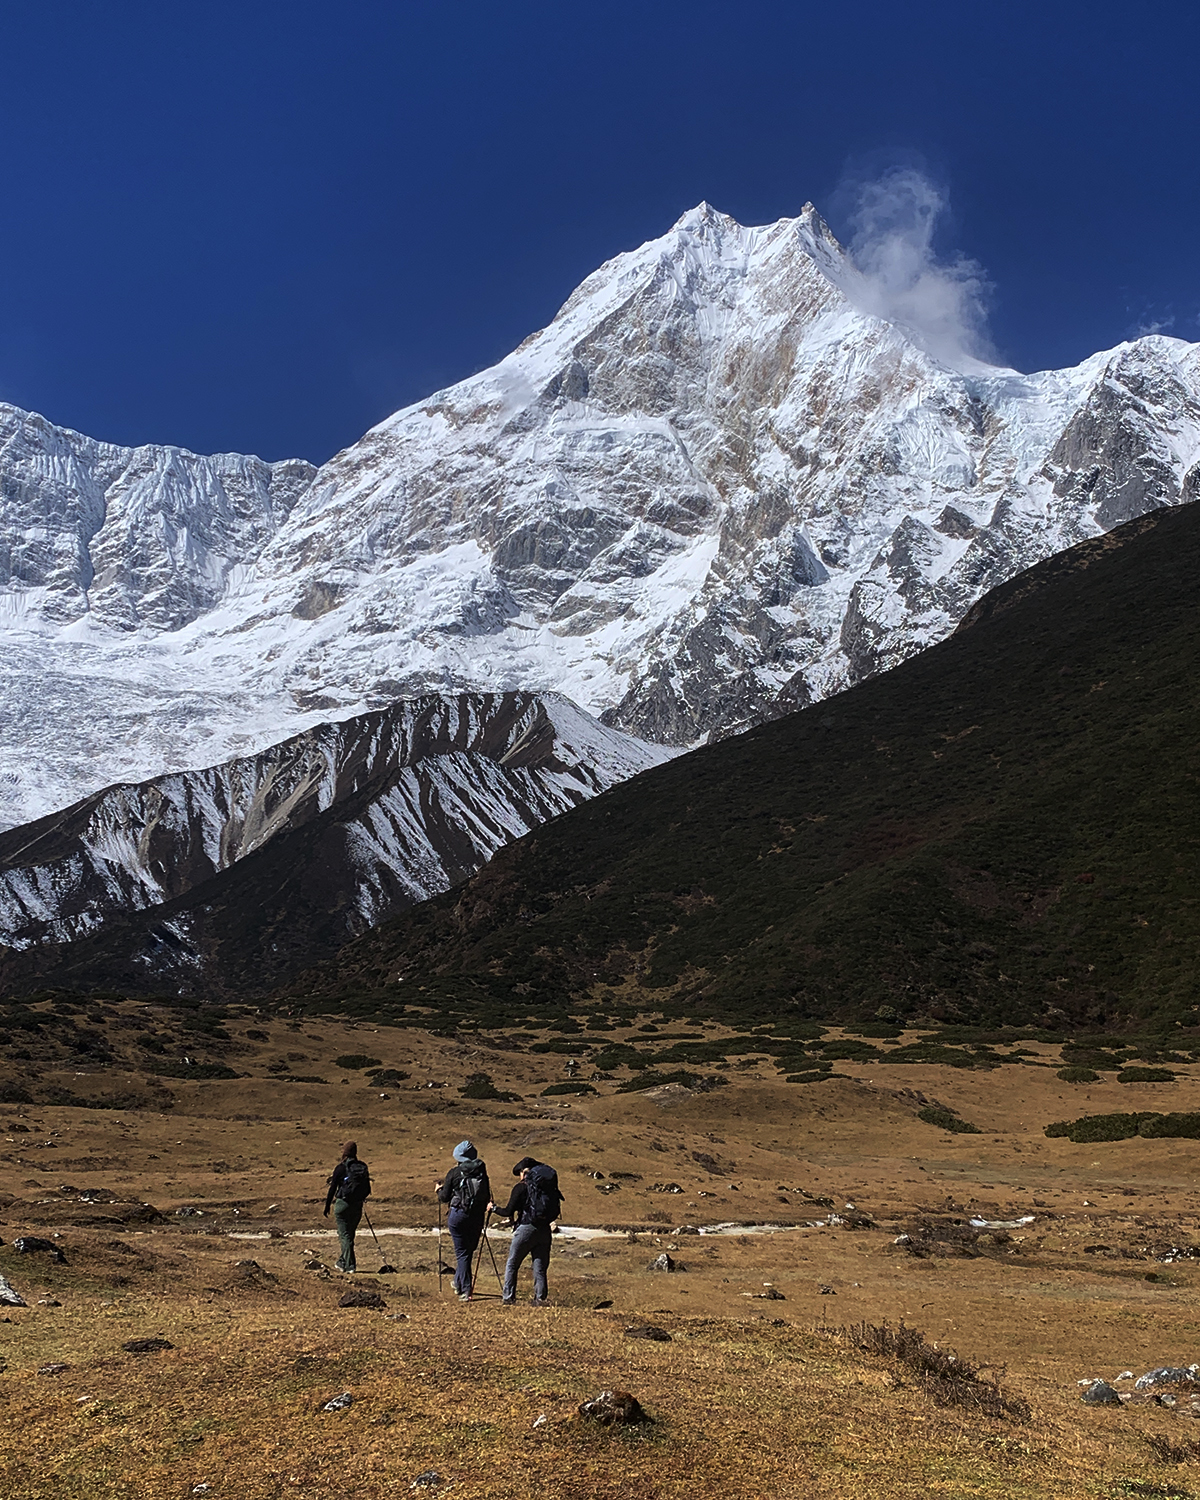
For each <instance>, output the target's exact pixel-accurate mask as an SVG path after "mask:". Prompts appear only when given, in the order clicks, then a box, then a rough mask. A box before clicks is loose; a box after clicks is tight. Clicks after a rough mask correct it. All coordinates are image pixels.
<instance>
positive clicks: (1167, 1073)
mask: <svg viewBox="0 0 1200 1500" xmlns="http://www.w3.org/2000/svg"><path fill="white" fill-rule="evenodd" d="M1117 1082H1118V1083H1174V1082H1175V1074H1174V1073H1172V1072H1171V1070H1170V1068H1122V1069H1121V1071H1120V1072H1119V1073H1118V1074H1117Z"/></svg>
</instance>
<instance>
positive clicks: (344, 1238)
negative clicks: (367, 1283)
mask: <svg viewBox="0 0 1200 1500" xmlns="http://www.w3.org/2000/svg"><path fill="white" fill-rule="evenodd" d="M361 1218H362V1204H361V1203H347V1202H346V1200H345V1199H344V1198H335V1199H334V1200H333V1222H334V1223H335V1224H336V1225H337V1237H338V1244H339V1245H340V1246H341V1251H342V1253H341V1254H340V1255H339V1256H338V1258H337V1260H336V1262H335V1264H336V1266H337V1268H338V1270H339V1271H355V1270H357V1269H358V1267H357V1264H356V1262H355V1259H354V1231H355V1230H356V1229H357V1228H358V1222H359V1220H360V1219H361Z"/></svg>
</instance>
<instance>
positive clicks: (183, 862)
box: [0, 693, 670, 984]
mask: <svg viewBox="0 0 1200 1500" xmlns="http://www.w3.org/2000/svg"><path fill="white" fill-rule="evenodd" d="M669 756H670V752H669V751H666V750H664V749H662V748H659V747H656V746H648V745H643V744H641V743H640V742H639V741H636V740H633V739H631V738H630V737H629V736H627V735H624V734H620V733H618V732H617V731H614V730H611V729H606V728H605V727H604V726H603V725H601V724H598V723H597V722H596V721H595V720H593V719H590V718H589V717H588V715H586V714H584V713H582V712H580V711H579V710H578V709H577V708H575V706H574V705H573V704H570V703H568V702H566V701H565V700H563V699H558V698H554V697H548V698H547V697H536V696H533V695H531V694H526V693H503V694H499V693H497V694H462V695H459V696H457V697H445V698H443V697H437V696H431V697H426V698H422V699H417V700H414V701H411V702H405V703H402V704H399V705H397V706H395V707H394V708H391V709H385V710H382V711H381V712H378V713H373V714H367V715H364V716H362V717H359V718H355V719H351V720H347V721H346V722H344V723H340V724H324V725H321V726H320V727H319V728H317V729H313V730H310V731H307V732H306V733H304V734H301V735H299V736H297V737H296V738H294V739H292V740H289V741H287V742H285V743H284V744H281V745H277V746H274V747H273V748H272V749H270V750H268V751H266V752H264V753H263V754H261V755H257V756H249V757H245V758H243V759H241V760H236V761H232V762H229V763H227V764H224V765H220V766H215V767H212V768H211V769H209V770H205V771H195V772H185V773H180V774H176V775H172V776H165V777H160V778H157V779H155V780H153V781H148V782H143V783H140V784H137V785H125V786H115V787H110V788H108V789H107V790H105V791H103V792H101V793H98V794H97V795H95V796H93V797H90V798H87V799H86V800H85V801H83V802H80V803H78V804H76V805H75V806H74V807H71V808H68V809H67V810H66V811H65V812H63V813H57V814H53V815H51V816H49V817H47V818H43V819H41V820H39V821H38V822H35V823H32V824H27V825H25V826H24V827H21V828H18V829H12V830H10V831H9V832H8V833H6V834H2V835H0V947H3V946H7V947H8V948H10V949H13V950H34V949H37V950H39V951H38V952H32V951H31V952H30V954H29V957H28V959H27V960H26V962H25V964H24V969H28V970H29V972H41V971H43V970H44V969H45V967H46V965H49V967H50V968H52V969H54V971H55V972H56V973H58V974H62V973H63V972H64V966H65V965H66V964H68V963H70V964H76V965H82V964H85V963H87V962H91V963H95V962H96V958H95V955H96V954H97V953H100V952H107V951H108V950H107V949H106V947H105V937H106V933H105V931H104V930H105V929H113V930H114V931H115V932H116V933H117V937H116V940H115V943H114V945H113V947H114V950H115V951H117V952H118V953H119V955H120V963H121V964H122V965H124V967H125V969H126V971H127V972H126V973H125V975H124V977H123V979H121V980H119V981H117V980H115V979H114V982H123V983H130V982H133V981H136V979H137V977H138V976H140V977H141V979H142V981H144V982H149V983H151V984H153V983H154V982H156V980H161V979H162V978H163V977H170V976H171V975H173V974H176V973H177V972H182V973H185V974H186V975H187V977H188V978H189V979H190V980H196V979H199V978H201V977H203V976H205V975H207V974H208V972H209V970H210V969H211V968H212V967H213V964H212V962H211V960H212V958H213V954H212V949H213V946H214V944H217V945H219V934H222V933H224V932H225V931H226V928H228V927H229V925H230V924H231V923H234V924H236V926H237V929H238V932H239V934H241V938H240V941H241V942H242V946H243V947H246V948H247V949H248V950H249V949H252V948H254V947H255V945H256V944H261V943H264V942H265V938H264V937H262V933H264V932H266V931H271V932H273V931H274V928H275V926H276V925H279V926H282V927H283V928H285V929H286V930H287V932H288V938H287V941H286V945H285V946H286V950H287V952H288V953H289V954H291V953H294V952H303V953H305V954H309V953H317V952H321V951H326V950H332V949H333V948H335V947H336V946H337V945H338V944H339V943H340V942H342V941H344V940H345V939H346V938H347V937H350V936H353V935H354V934H356V933H358V932H361V931H363V930H364V929H365V928H366V927H368V926H370V925H372V924H373V923H375V922H378V921H380V920H382V919H383V918H385V917H387V916H390V915H392V914H394V913H395V912H398V911H402V910H404V909H405V908H406V907H408V906H411V905H413V904H415V903H416V902H418V901H424V900H427V899H428V898H429V897H430V896H432V895H435V894H438V893H439V892H441V891H444V890H447V889H448V888H449V887H450V886H451V885H453V884H456V883H457V882H458V881H460V880H463V879H465V878H466V877H467V876H468V875H470V874H473V873H474V872H475V871H476V870H477V869H479V868H480V867H481V866H482V865H483V864H484V863H485V862H486V861H487V860H488V859H490V858H491V856H492V855H493V854H494V853H495V852H496V851H497V850H498V849H499V848H501V847H502V846H503V845H504V844H506V843H509V842H510V841H511V840H512V839H514V838H519V837H520V836H521V835H522V834H524V833H527V832H528V831H529V830H530V829H531V828H533V827H536V826H537V825H538V824H540V823H544V822H545V821H546V820H547V819H549V818H553V817H556V816H557V815H558V814H559V813H562V812H565V811H566V810H567V809H569V808H571V807H574V806H576V805H577V804H579V803H580V802H582V801H584V800H585V799H586V798H588V797H591V796H594V795H595V794H596V793H598V792H601V791H604V790H605V789H606V788H608V787H610V786H612V785H614V784H615V783H616V782H618V781H622V780H624V779H625V778H627V777H628V776H631V775H633V774H635V773H636V772H638V771H641V770H645V769H646V768H647V767H649V766H651V765H656V764H659V763H661V762H662V761H664V760H666V759H668V758H669ZM243 865H246V866H247V869H246V870H245V871H243V870H242V869H241V867H242V866H243ZM235 866H236V867H238V869H239V878H238V881H237V882H236V884H232V885H231V883H230V881H229V879H228V876H229V874H230V872H231V871H232V870H233V868H234V867H235ZM232 889H236V890H237V891H238V892H240V893H241V894H239V895H238V896H237V897H236V898H233V897H231V896H230V895H229V892H230V890H232ZM249 892H252V893H253V894H247V893H249ZM142 912H149V913H151V915H150V916H149V917H148V918H147V919H146V920H145V921H144V922H141V923H140V925H139V922H138V919H137V914H138V913H142ZM88 939H90V940H91V941H90V945H89V942H88V941H86V940H88ZM272 941H274V938H272ZM66 943H71V944H72V945H73V954H74V955H75V956H73V957H71V958H70V959H69V960H68V959H64V957H63V955H62V953H61V951H57V950H56V949H55V947H54V946H53V945H61V944H66ZM47 945H51V946H49V947H48V946H47ZM89 955H91V956H90V957H89ZM10 957H11V955H10ZM248 958H249V955H248V953H247V954H245V955H243V957H242V960H241V962H243V963H245V962H248ZM281 963H282V960H281ZM18 967H20V966H18ZM216 967H218V968H219V967H220V965H219V964H218V965H217V966H216ZM13 972H15V971H13V970H10V972H9V977H10V978H11V975H12V973H13Z"/></svg>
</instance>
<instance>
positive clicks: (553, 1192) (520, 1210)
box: [496, 1156, 563, 1307]
mask: <svg viewBox="0 0 1200 1500" xmlns="http://www.w3.org/2000/svg"><path fill="white" fill-rule="evenodd" d="M512 1170H513V1176H514V1177H516V1178H518V1179H519V1181H518V1182H517V1183H516V1184H515V1185H514V1186H513V1190H512V1194H511V1195H510V1197H509V1200H508V1202H507V1204H506V1205H505V1206H504V1207H503V1208H498V1209H497V1210H496V1212H497V1213H498V1214H501V1215H503V1217H504V1218H506V1219H508V1220H509V1221H510V1222H511V1221H512V1220H513V1219H515V1220H516V1224H517V1227H516V1229H515V1230H514V1232H513V1237H512V1246H511V1247H510V1249H509V1252H508V1261H507V1263H506V1265H505V1267H504V1292H503V1296H502V1300H503V1302H504V1306H505V1307H511V1306H512V1305H513V1303H514V1302H516V1300H517V1272H518V1271H519V1270H520V1269H521V1263H522V1261H524V1259H525V1257H526V1256H527V1255H529V1256H532V1257H533V1305H534V1307H544V1306H545V1304H546V1301H547V1299H548V1296H549V1291H548V1288H547V1284H546V1273H547V1271H548V1269H549V1266H550V1236H551V1227H550V1226H551V1225H552V1224H553V1223H554V1221H555V1219H557V1218H558V1214H559V1209H560V1207H561V1205H562V1201H563V1195H562V1194H561V1193H560V1192H559V1190H558V1173H557V1172H556V1171H555V1170H554V1168H553V1167H548V1166H547V1165H546V1164H545V1162H540V1161H538V1160H537V1159H536V1158H535V1157H532V1156H523V1157H522V1158H521V1160H520V1161H519V1162H517V1164H516V1165H515V1166H514V1167H513V1169H512Z"/></svg>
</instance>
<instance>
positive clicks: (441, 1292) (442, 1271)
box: [438, 1198, 446, 1297]
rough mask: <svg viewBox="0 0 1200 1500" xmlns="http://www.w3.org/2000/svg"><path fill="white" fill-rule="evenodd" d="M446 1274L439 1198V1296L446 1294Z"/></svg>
mask: <svg viewBox="0 0 1200 1500" xmlns="http://www.w3.org/2000/svg"><path fill="white" fill-rule="evenodd" d="M445 1274H446V1272H445V1268H444V1266H443V1264H442V1200H441V1199H440V1198H439V1199H438V1296H439V1297H443V1296H445V1287H446V1284H445V1282H444V1281H443V1280H442V1277H443V1276H444V1275H445Z"/></svg>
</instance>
